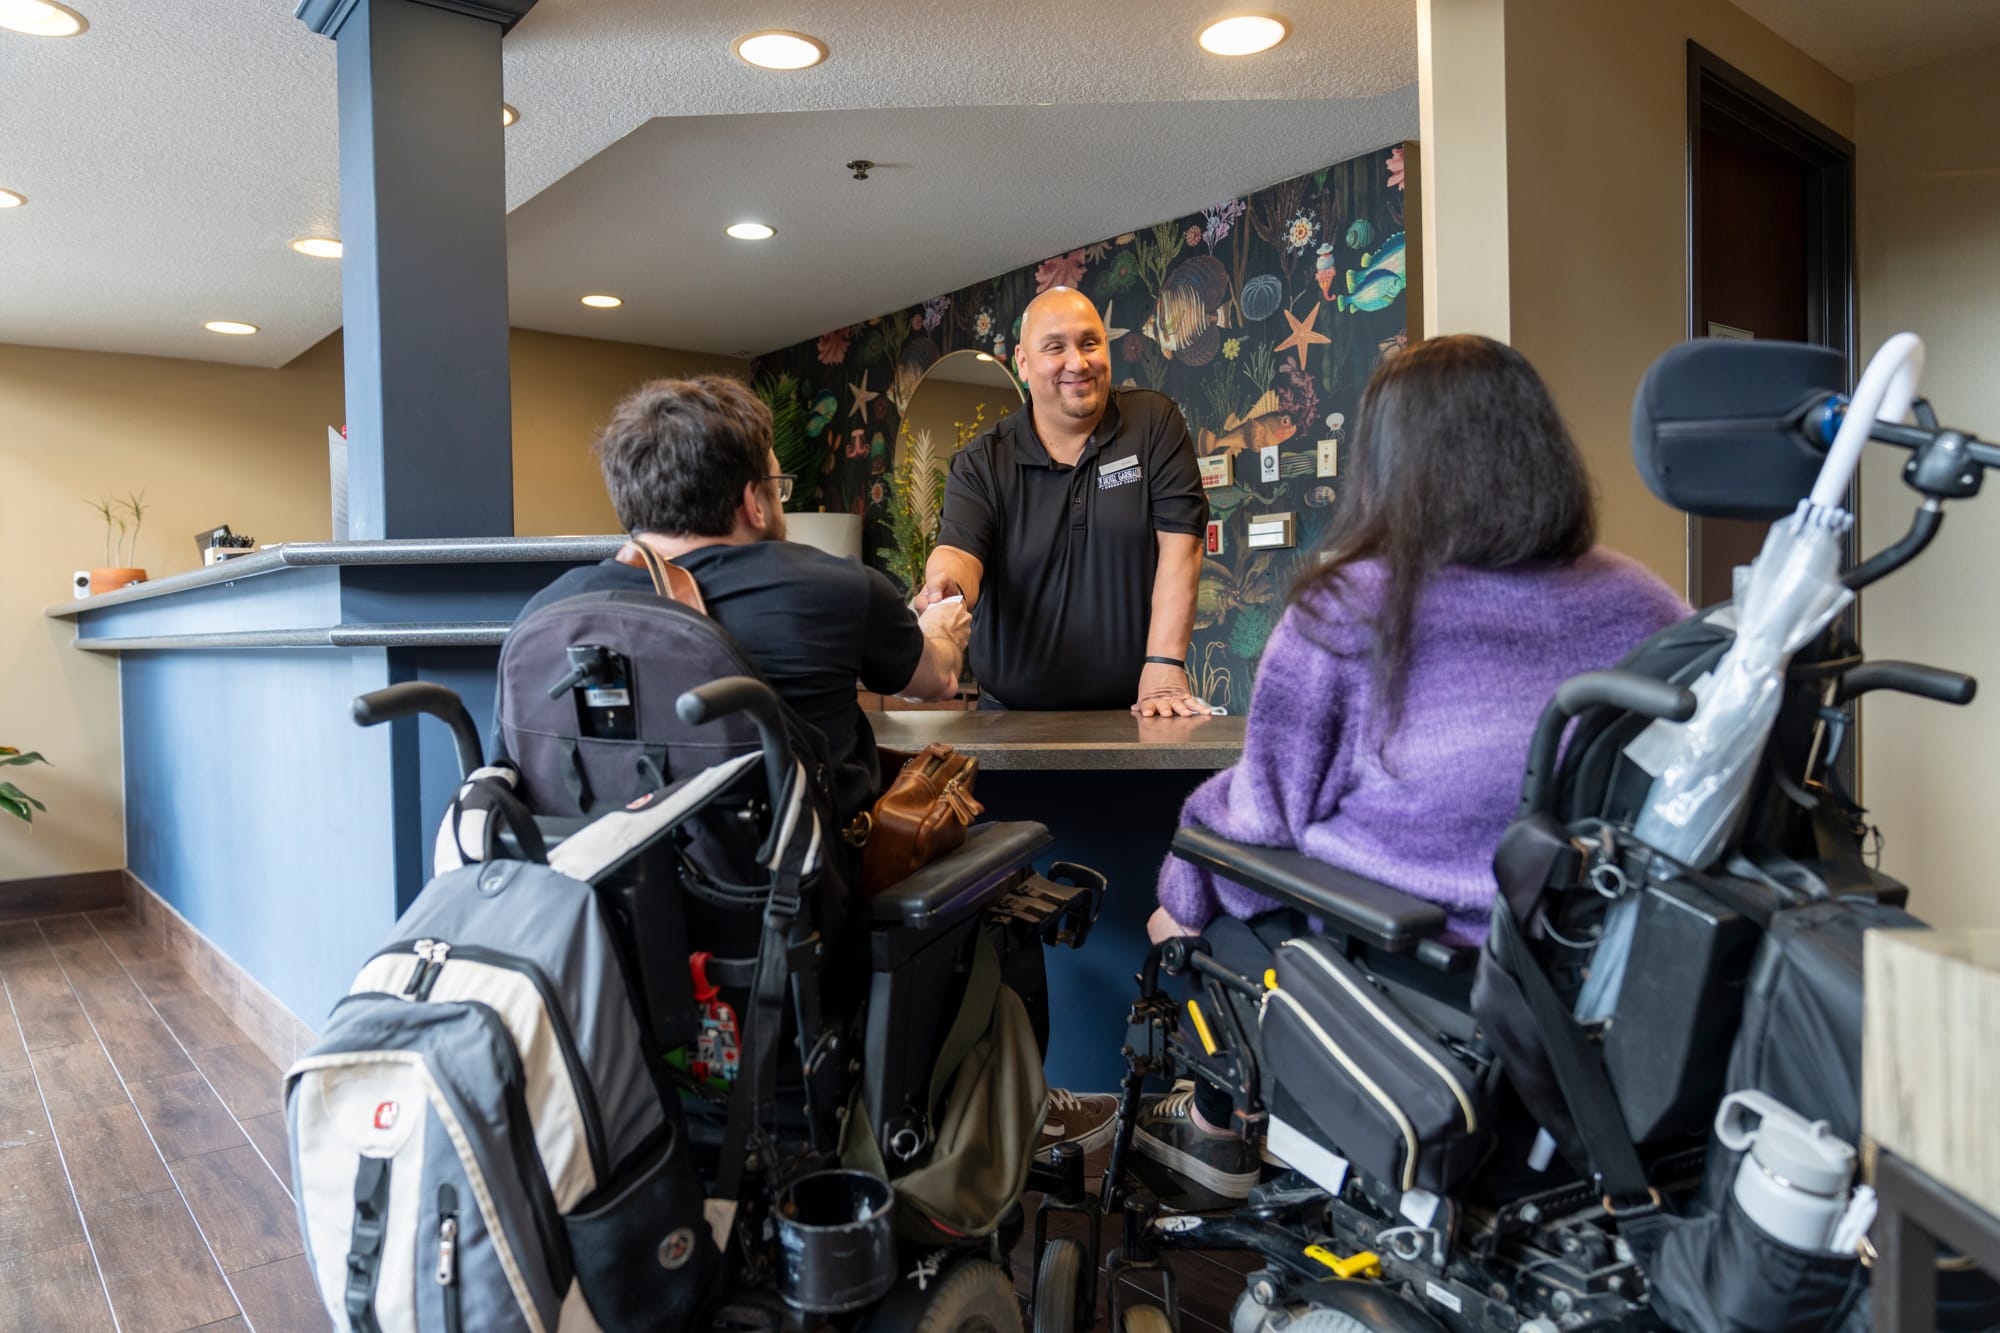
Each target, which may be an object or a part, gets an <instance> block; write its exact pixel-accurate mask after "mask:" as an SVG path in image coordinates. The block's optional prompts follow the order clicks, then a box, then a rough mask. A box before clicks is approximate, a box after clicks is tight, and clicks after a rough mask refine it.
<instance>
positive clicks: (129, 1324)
mask: <svg viewBox="0 0 2000 1333" xmlns="http://www.w3.org/2000/svg"><path fill="white" fill-rule="evenodd" d="M87 1220H88V1224H89V1227H90V1239H91V1243H92V1244H93V1245H94V1246H95V1247H96V1250H97V1265H98V1268H99V1269H100V1270H102V1272H103V1274H104V1285H105V1287H106V1288H107V1289H108V1290H109V1291H110V1293H111V1308H112V1309H113V1310H114V1311H116V1312H117V1315H118V1326H119V1328H120V1330H121V1331H122V1333H180V1330H182V1329H186V1328H192V1327H198V1326H200V1325H202V1324H209V1323H214V1322H215V1321H216V1320H218V1319H227V1318H229V1317H230V1316H231V1315H234V1314H238V1313H240V1311H239V1309H238V1307H237V1305H236V1298H235V1297H233V1296H231V1295H230V1294H229V1284H228V1283H227V1282H225V1281H223V1278H222V1274H221V1273H220V1272H218V1271H217V1270H216V1267H215V1260H214V1259H213V1258H212V1257H211V1256H210V1255H209V1252H208V1247H207V1246H206V1245H204V1244H203V1243H202V1232H201V1231H200V1230H199V1229H198V1228H197V1227H196V1226H195V1221H194V1218H192V1217H191V1216H189V1215H188V1209H187V1205H186V1204H185V1203H183V1202H182V1201H181V1196H180V1195H178V1194H176V1193H175V1192H174V1191H172V1190H164V1191H162V1192H160V1193H158V1194H142V1195H140V1196H138V1197H137V1198H132V1199H126V1200H124V1201H123V1202H120V1203H115V1204H110V1205H107V1206H105V1207H102V1208H93V1209H91V1210H89V1213H88V1218H87Z"/></svg>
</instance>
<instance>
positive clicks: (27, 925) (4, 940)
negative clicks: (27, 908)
mask: <svg viewBox="0 0 2000 1333" xmlns="http://www.w3.org/2000/svg"><path fill="white" fill-rule="evenodd" d="M48 956H49V942H48V941H47V940H45V939H43V938H42V932H41V930H40V928H39V927H37V926H36V925H35V923H34V922H32V921H6V922H0V963H6V962H9V961H24V960H27V959H31V958H47V957H48Z"/></svg>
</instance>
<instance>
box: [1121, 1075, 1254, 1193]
mask: <svg viewBox="0 0 2000 1333" xmlns="http://www.w3.org/2000/svg"><path fill="white" fill-rule="evenodd" d="M1132 1146H1133V1147H1134V1148H1135V1149H1136V1150H1137V1151H1138V1153H1139V1155H1140V1157H1142V1158H1150V1159H1151V1160H1152V1161H1153V1162H1155V1163H1158V1164H1159V1165H1160V1166H1161V1167H1164V1168H1166V1170H1167V1171H1168V1172H1170V1173H1172V1176H1173V1177H1174V1179H1173V1180H1172V1181H1170V1182H1165V1183H1169V1184H1172V1185H1178V1186H1179V1187H1180V1188H1179V1189H1177V1190H1162V1189H1159V1188H1157V1187H1155V1188H1154V1191H1153V1192H1154V1193H1155V1194H1157V1195H1159V1196H1160V1197H1161V1200H1162V1202H1168V1203H1171V1204H1172V1206H1176V1207H1181V1208H1187V1209H1192V1210H1196V1211H1199V1210H1202V1209H1212V1208H1232V1207H1235V1206H1236V1205H1237V1204H1240V1203H1242V1202H1243V1200H1245V1199H1247V1198H1249V1197H1250V1191H1251V1190H1253V1189H1255V1188H1256V1187H1257V1183H1258V1180H1259V1179H1260V1178H1261V1176H1262V1169H1261V1168H1262V1166H1263V1163H1262V1162H1261V1161H1260V1160H1259V1159H1258V1153H1257V1148H1256V1147H1255V1145H1253V1144H1251V1143H1249V1142H1248V1141H1246V1140H1244V1139H1243V1138H1241V1137H1239V1136H1238V1135H1235V1134H1211V1133H1210V1132H1209V1131H1207V1130H1206V1129H1203V1128H1202V1127H1201V1126H1199V1125H1197V1124H1195V1122H1194V1085H1193V1084H1191V1083H1183V1084H1177V1085H1176V1086H1175V1088H1174V1090H1173V1091H1172V1092H1169V1093H1164V1094H1162V1095H1160V1096H1157V1097H1149V1098H1147V1099H1146V1100H1145V1101H1142V1102H1141V1103H1139V1123H1138V1125H1137V1126H1136V1127H1135V1128H1134V1130H1133V1133H1132ZM1134 1165H1135V1166H1137V1165H1141V1163H1135V1164H1134ZM1146 1175H1148V1176H1154V1177H1155V1178H1156V1179H1157V1173H1155V1172H1147V1173H1146ZM1143 1178H1144V1177H1142V1179H1143ZM1148 1183H1149V1184H1151V1183H1152V1182H1148Z"/></svg>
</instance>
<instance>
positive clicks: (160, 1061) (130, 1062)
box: [97, 1014, 194, 1083]
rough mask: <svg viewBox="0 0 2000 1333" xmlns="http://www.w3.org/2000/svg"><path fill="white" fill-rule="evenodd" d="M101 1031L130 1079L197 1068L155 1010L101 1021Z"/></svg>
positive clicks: (101, 1037) (115, 1061)
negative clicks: (149, 1012) (137, 1015)
mask: <svg viewBox="0 0 2000 1333" xmlns="http://www.w3.org/2000/svg"><path fill="white" fill-rule="evenodd" d="M97 1035H98V1039H99V1040H101V1041H102V1042H103V1043H104V1049H105V1050H107V1051H109V1052H111V1062H112V1063H113V1064H115V1065H117V1066H118V1073H119V1075H120V1076H121V1077H122V1078H124V1080H125V1081H126V1082H127V1083H136V1082H139V1081H141V1080H144V1079H149V1078H165V1077H167V1076H168V1075H169V1074H184V1073H186V1072H187V1071H188V1070H190V1069H192V1068H194V1066H193V1065H192V1064H191V1063H189V1061H188V1057H187V1052H186V1051H183V1050H182V1049H181V1044H180V1043H179V1042H178V1041H175V1040H174V1034H173V1033H171V1032H169V1031H167V1025H166V1024H165V1023H162V1022H161V1021H160V1020H159V1018H158V1017H156V1016H155V1015H153V1014H147V1015H145V1016H144V1017H143V1018H114V1019H112V1020H111V1021H109V1022H105V1023H99V1024H98V1025H97Z"/></svg>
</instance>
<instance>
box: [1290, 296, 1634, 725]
mask: <svg viewBox="0 0 2000 1333" xmlns="http://www.w3.org/2000/svg"><path fill="white" fill-rule="evenodd" d="M1347 477H1348V483H1347V487H1346V493H1345V494H1344V495H1343V496H1342V497H1341V504H1340V508H1339V509H1338V510H1337V511H1336V512H1335V515H1334V521H1333V526H1332V528H1331V529H1330V530H1329V531H1328V533H1327V537H1326V540H1325V542H1324V543H1322V545H1321V547H1320V553H1319V554H1320V559H1319V560H1318V561H1312V560H1310V559H1309V561H1308V564H1307V567H1306V569H1305V571H1304V572H1303V573H1302V574H1301V576H1300V577H1299V579H1298V581H1297V582H1296V583H1295V584H1294V585H1293V587H1292V592H1291V598H1292V600H1294V601H1296V600H1298V599H1299V598H1301V597H1305V596H1308V595H1309V594H1313V593H1317V592H1319V591H1320V590H1322V589H1325V590H1328V591H1332V592H1333V593H1334V594H1335V595H1336V596H1338V595H1340V593H1341V591H1342V588H1343V585H1344V584H1345V583H1346V582H1347V571H1348V567H1349V566H1351V565H1354V564H1356V563H1358V562H1361V561H1364V560H1373V561H1378V562H1380V564H1381V565H1382V566H1383V569H1384V572H1385V575H1386V578H1385V581H1384V585H1383V588H1382V595H1381V599H1380V601H1379V602H1377V603H1375V604H1374V605H1373V606H1372V607H1370V608H1369V609H1368V610H1367V611H1366V612H1365V614H1366V615H1367V616H1368V618H1369V620H1370V621H1371V624H1372V628H1373V630H1374V644H1373V653H1372V658H1373V670H1374V676H1375V682H1376V691H1377V696H1378V698H1380V699H1381V700H1382V701H1383V703H1385V704H1386V705H1387V709H1386V712H1385V714H1384V717H1385V720H1386V726H1385V727H1384V730H1383V732H1382V735H1383V736H1385V737H1386V736H1387V735H1388V733H1389V732H1392V731H1394V730H1395V728H1396V726H1397V724H1398V723H1399V722H1400V721H1401V719H1402V715H1403V689H1404V685H1405V679H1406V677H1407V674H1408V671H1409V666H1410V657H1411V651H1412V644H1411V633H1412V630H1413V628H1414V624H1415V620H1416V611H1417V602H1418V599H1419V597H1420V596H1421V595H1422V593H1423V590H1424V585H1425V584H1426V583H1427V582H1428V581H1429V580H1430V577H1431V575H1433V574H1434V573H1436V572H1437V571H1438V570H1439V569H1442V568H1443V567H1445V566H1447V565H1468V566H1472V567H1474V568H1478V569H1505V568H1508V567H1509V566H1513V565H1524V564H1530V563H1533V562H1537V561H1542V562H1568V561H1572V560H1575V559H1576V558H1577V557H1579V556H1581V555H1583V554H1584V553H1585V552H1586V551H1588V550H1590V548H1591V546H1592V545H1593V544H1594V543H1595V542H1596V540H1597V513H1596V507H1595V503H1594V501H1593V499H1592V496H1591V489H1590V474H1589V473H1588V472H1587V471H1586V470H1585V468H1584V465H1583V458H1582V456H1581V455H1580V454H1578V453H1577V449H1576V443H1575V441H1573V440H1571V439H1570V436H1569V431H1568V430H1567V429H1566V428H1565V427H1564V426H1563V423H1562V417H1561V416H1560V415H1558V414H1557V412H1556V405H1555V403H1554V402H1552V401H1550V399H1549V391H1548V388H1547V387H1546V386H1545V385H1544V384H1543V383H1542V379H1541V376H1539V375H1537V374H1536V373H1535V368H1534V367H1533V366H1531V365H1529V364H1528V362H1527V360H1526V358H1524V357H1523V356H1522V355H1521V354H1520V353H1519V352H1517V351H1515V350H1514V349H1513V348H1511V347H1509V346H1507V345H1506V344H1505V343H1500V342H1495V341H1494V340H1493V339H1491V338H1482V337H1480V336H1478V335H1477V334H1469V333H1461V334H1454V335H1452V336H1450V337H1443V338H1431V339H1428V340H1426V341H1424V342H1420V343H1418V344H1416V345H1415V346H1413V347H1411V348H1409V349H1408V350H1407V351H1405V352H1403V353H1401V354H1400V355H1397V356H1393V357H1391V358H1389V359H1388V360H1387V361H1385V362H1383V363H1382V364H1381V365H1380V366H1378V367H1376V369H1375V374H1374V375H1373V376H1372V377H1371V378H1370V379H1369V381H1368V388H1367V390H1366V392H1364V393H1363V394H1362V395H1361V410H1360V413H1359V417H1358V419H1357V420H1356V422H1355V423H1354V436H1353V441H1352V447H1351V448H1350V450H1349V452H1348V466H1347Z"/></svg>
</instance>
